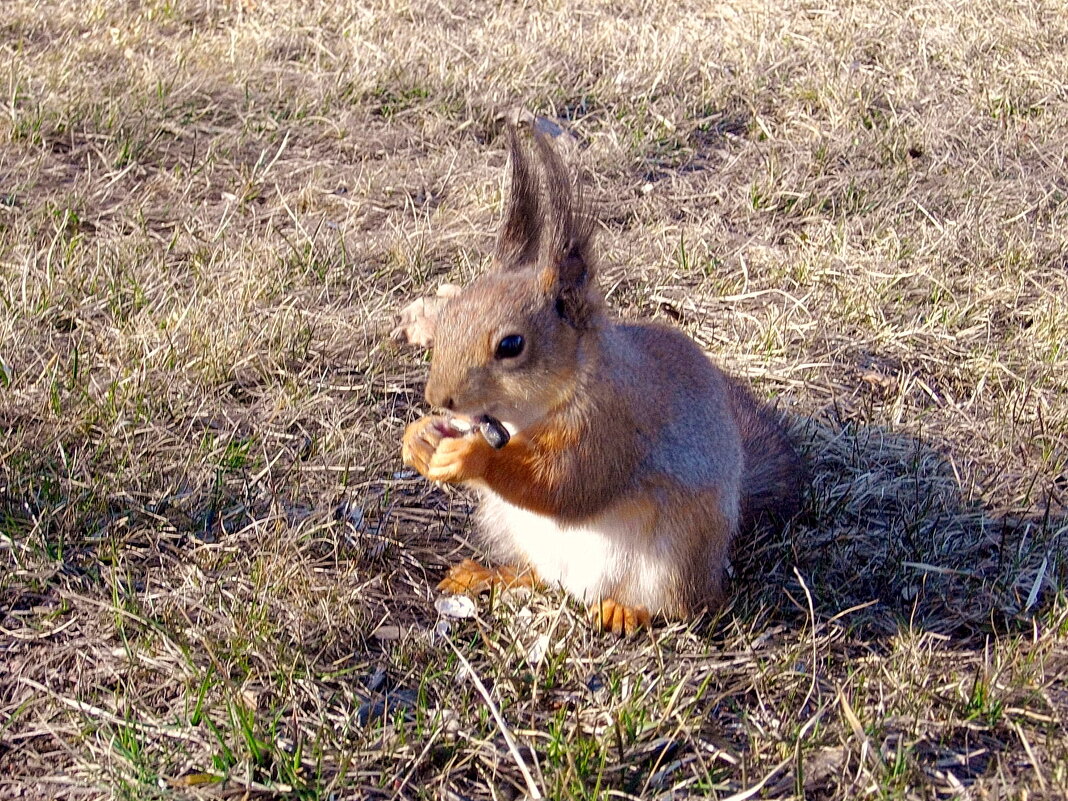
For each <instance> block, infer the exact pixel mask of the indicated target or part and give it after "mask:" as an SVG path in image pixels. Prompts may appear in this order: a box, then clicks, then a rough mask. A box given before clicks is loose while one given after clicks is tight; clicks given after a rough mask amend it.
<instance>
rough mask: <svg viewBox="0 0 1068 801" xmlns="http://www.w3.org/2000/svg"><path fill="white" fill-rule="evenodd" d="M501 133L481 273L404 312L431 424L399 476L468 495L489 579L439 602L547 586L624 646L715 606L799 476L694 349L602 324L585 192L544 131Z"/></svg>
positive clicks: (468, 564)
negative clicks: (502, 176) (496, 201)
mask: <svg viewBox="0 0 1068 801" xmlns="http://www.w3.org/2000/svg"><path fill="white" fill-rule="evenodd" d="M507 136H508V142H509V147H510V152H511V164H512V169H511V195H510V198H509V201H508V204H507V210H506V215H505V220H504V223H503V226H502V228H501V231H500V233H499V237H498V243H497V250H496V254H495V257H494V261H493V265H492V269H491V270H490V271H489V272H487V273H486V274H485V275H483V276H482V277H481V278H479V279H478V280H476V281H475V282H474V283H472V284H471V285H470V286H468V287H466V288H464V289H462V290H461V289H459V288H455V287H447V288H446V289H445V290H444V291H443V292H440V293H439V297H438V298H434V299H430V300H427V301H417V304H419V303H422V304H424V305H421V306H419V309H418V310H417V311H416V312H415V313H414V314H413V312H412V311H411V308H412V307H409V310H407V311H406V313H405V315H404V316H402V324H404V323H407V324H408V327H409V329H410V330H416V329H417V330H418V332H419V333H418V335H416V336H413V337H411V338H413V339H417V340H418V341H420V342H422V343H428V342H432V344H433V359H432V362H431V367H430V377H429V380H428V381H427V384H426V400H427V402H428V403H429V404H430V405H431V406H432V407H435V408H436V409H438V410H440V412H441V413H440V414H434V415H430V416H427V417H423V418H421V419H419V420H417V421H415V422H414V423H412V424H411V425H409V426H408V427H407V429H406V431H405V432H404V441H403V448H402V455H403V459H404V462H405V464H407V465H409V466H411V467H413V468H415V469H416V470H418V471H419V472H420V473H421V474H422V475H424V476H425V477H426V478H428V479H430V480H431V481H441V482H447V483H453V484H462V485H465V486H468V487H471V488H473V489H475V490H476V491H477V492H478V494H479V495H480V496H481V503H480V507H479V510H478V535H479V539H480V541H481V543H482V544H483V545H484V546H485V547H486V549H487V550H488V551H489V553H490V555H491V556H492V557H493V558H494V560H495V561H496V562H497V563H498V564H500V565H501V566H500V567H490V568H487V567H483V566H482V565H480V564H478V563H476V562H474V561H472V560H470V559H468V560H465V561H463V562H462V563H460V564H458V565H456V566H454V567H453V568H452V569H451V570H450V571H449V573H448V574H447V576H446V577H445V579H444V580H443V581H442V582H441V583H440V585H439V589H441V590H442V591H444V592H466V593H477V592H479V591H481V590H484V589H486V588H489V587H491V586H493V585H495V584H506V585H508V584H516V583H527V584H535V583H538V582H545V583H548V584H554V585H559V586H562V587H563V588H564V589H566V590H567V591H568V592H569V593H570V594H571V595H572V596H574V597H575V598H577V599H578V600H580V601H582V602H583V603H585V604H586V605H587V607H588V611H589V615H590V617H591V620H592V622H593V623H594V625H595V626H597V627H599V628H601V629H603V630H606V631H612V632H615V633H627V634H629V633H632V632H634V631H636V630H638V629H640V628H643V627H646V626H649V625H650V622H651V619H652V618H653V617H654V616H662V617H665V618H674V619H680V618H687V617H689V616H692V615H694V614H696V613H698V612H699V611H700V610H702V609H709V608H714V607H716V606H718V605H719V604H721V603H722V601H723V597H724V587H723V583H724V568H725V564H726V560H727V556H728V549H729V546H730V544H731V541H732V539H733V538H734V537H735V536H737V535H738V534H739V533H744V532H746V531H748V530H750V529H751V528H752V527H753V526H754V525H755V524H756V523H757V522H758V521H759V520H761V519H762V518H768V519H773V520H778V521H783V520H786V519H788V518H790V517H791V516H792V515H794V514H795V513H796V512H797V510H798V509H799V507H800V503H801V496H802V492H803V487H804V479H803V474H804V471H803V468H802V464H801V461H800V459H799V457H798V455H797V453H796V451H795V450H794V448H793V446H792V445H791V443H790V441H789V439H788V437H787V435H786V433H785V432H784V430H783V428H782V426H781V425H780V423H779V422H778V419H777V416H776V415H775V414H774V413H773V412H772V411H771V410H770V409H769V408H767V407H766V406H764V405H763V404H761V403H760V402H759V401H757V400H756V399H755V398H754V397H753V396H752V395H751V394H750V392H749V391H748V390H747V389H746V388H745V387H744V386H743V385H742V384H741V383H739V382H738V381H737V380H736V379H734V378H732V377H730V376H728V375H727V374H725V373H724V372H723V371H722V370H720V369H719V368H718V367H716V366H715V365H714V364H713V363H712V362H711V361H710V360H709V359H708V357H707V356H706V355H705V354H704V352H702V351H701V349H700V348H698V346H697V345H696V344H695V343H694V342H693V341H692V340H691V339H690V338H689V337H687V336H686V335H685V334H683V333H682V332H680V331H678V330H676V329H674V328H671V327H668V326H665V325H660V324H657V323H650V322H624V321H620V320H617V319H613V318H612V317H611V316H609V314H608V313H607V312H606V310H605V306H604V303H603V300H602V297H601V295H600V294H599V292H598V290H597V289H596V287H595V277H596V272H597V270H596V258H595V253H594V249H593V241H592V240H593V233H594V220H593V217H592V216H591V215H590V214H589V213H588V212H587V210H586V208H585V206H584V205H583V203H582V196H581V185H580V184H579V183H578V181H577V180H575V181H572V178H571V175H570V172H569V171H568V169H567V168H566V167H565V165H564V163H563V161H562V160H561V158H560V156H559V155H558V154H557V153H556V151H555V149H554V148H553V145H552V144H551V142H550V141H549V140H548V138H547V137H545V136H544V135H543V134H539V133H536V132H534V133H530V134H524V133H523V132H519V131H516V130H515V129H514V128H512V127H509V128H508V129H507ZM415 305H416V304H413V306H415ZM415 318H418V319H415ZM413 323H414V325H415V328H414V329H412V324H413ZM403 328H404V326H403V325H402V329H403ZM479 421H482V422H485V421H490V423H491V424H492V425H491V426H490V428H489V429H487V428H486V426H485V425H483V426H481V427H480V426H479V425H476V424H477V423H478V422H479ZM501 429H503V431H504V432H507V433H503V432H502V431H501ZM487 431H489V432H490V433H494V432H495V433H496V434H497V435H499V436H496V437H495V436H491V435H490V433H486V432H487ZM480 432H481V433H480ZM491 440H492V441H493V444H491ZM502 440H503V441H504V444H503V446H501V443H502ZM494 445H497V446H499V447H494Z"/></svg>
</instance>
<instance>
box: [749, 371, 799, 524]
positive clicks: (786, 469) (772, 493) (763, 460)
mask: <svg viewBox="0 0 1068 801" xmlns="http://www.w3.org/2000/svg"><path fill="white" fill-rule="evenodd" d="M730 397H731V406H732V408H733V411H734V418H735V420H736V421H737V423H738V429H739V431H740V432H741V435H742V449H743V451H744V452H745V471H744V473H743V477H742V505H741V514H740V529H741V531H743V532H745V531H749V530H751V529H752V528H753V527H754V526H756V525H757V524H759V523H761V522H767V523H770V524H773V525H781V524H783V523H785V522H786V521H787V520H789V519H790V518H791V517H793V516H794V515H795V514H797V512H798V510H800V508H801V498H802V495H803V494H804V488H805V484H806V482H807V474H806V470H805V466H804V463H803V462H802V461H801V457H800V456H798V454H797V451H796V450H795V449H794V446H793V444H792V443H791V442H790V438H789V437H788V436H787V434H786V431H785V430H784V429H783V427H782V424H781V423H780V422H779V420H778V419H777V415H776V414H775V412H774V411H772V410H771V409H769V408H767V407H765V406H763V405H762V404H760V403H758V402H757V400H756V399H755V398H753V396H752V395H750V394H749V391H748V390H747V389H746V388H745V387H744V386H742V385H741V384H739V383H738V382H737V381H734V380H733V379H731V380H730Z"/></svg>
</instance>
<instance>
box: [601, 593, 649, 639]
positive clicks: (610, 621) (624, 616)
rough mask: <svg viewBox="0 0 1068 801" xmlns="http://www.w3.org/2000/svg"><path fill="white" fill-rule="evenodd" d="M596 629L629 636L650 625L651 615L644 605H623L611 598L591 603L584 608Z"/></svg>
mask: <svg viewBox="0 0 1068 801" xmlns="http://www.w3.org/2000/svg"><path fill="white" fill-rule="evenodd" d="M586 614H587V615H588V616H589V618H590V623H592V624H593V627H594V628H595V629H597V630H598V631H605V632H611V633H612V634H624V635H627V636H630V635H631V634H636V633H637V632H639V631H641V630H642V629H647V628H649V627H650V626H652V623H653V619H652V615H650V614H649V610H648V609H646V608H645V607H644V606H624V605H623V604H621V603H619V602H618V601H616V600H614V599H612V598H605V599H604V600H602V601H600V602H599V603H595V604H591V605H590V607H589V608H588V609H587V610H586Z"/></svg>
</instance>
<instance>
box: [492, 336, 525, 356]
mask: <svg viewBox="0 0 1068 801" xmlns="http://www.w3.org/2000/svg"><path fill="white" fill-rule="evenodd" d="M525 344H526V343H525V342H523V337H521V336H520V335H519V334H509V335H508V336H506V337H504V338H502V339H501V341H500V342H498V343H497V351H496V352H495V353H494V354H493V355H494V357H496V358H498V359H514V358H515V357H516V356H518V355H519V354H520V353H522V352H523V345H525Z"/></svg>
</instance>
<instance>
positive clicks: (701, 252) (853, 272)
mask: <svg viewBox="0 0 1068 801" xmlns="http://www.w3.org/2000/svg"><path fill="white" fill-rule="evenodd" d="M4 11H5V14H4V18H3V20H0V54H2V58H0V65H2V67H0V86H2V87H3V91H2V92H0V430H2V432H3V438H2V440H0V559H2V565H3V571H2V575H0V654H2V656H0V797H13V798H72V799H73V798H77V799H83V798H100V799H104V798H127V799H148V798H238V797H241V798H264V799H266V798H290V797H292V798H301V799H318V798H322V799H345V798H361V799H362V798H384V799H387V798H388V799H401V798H430V797H433V798H446V799H477V798H516V797H520V796H524V795H527V796H532V795H537V794H541V795H544V796H545V797H551V798H591V799H593V798H599V799H601V798H603V799H607V798H613V799H620V798H663V799H667V798H687V797H705V796H708V797H718V798H732V799H736V800H737V801H741V799H748V798H757V797H768V798H772V797H774V798H850V799H852V798H857V797H863V798H902V799H928V798H931V799H933V798H1006V797H1011V798H1036V797H1050V798H1053V797H1061V796H1063V795H1065V794H1066V793H1068V756H1066V755H1068V728H1066V725H1068V724H1066V716H1068V685H1066V683H1065V679H1064V676H1065V673H1066V666H1068V665H1066V662H1068V646H1066V636H1068V597H1066V596H1068V593H1066V578H1068V565H1066V563H1065V559H1064V556H1063V554H1064V552H1065V544H1066V543H1065V539H1066V536H1068V514H1066V511H1065V498H1066V493H1068V466H1066V460H1068V447H1066V442H1068V437H1066V429H1068V351H1066V349H1065V344H1064V343H1065V341H1066V340H1068V270H1066V267H1068V239H1066V233H1065V232H1066V231H1068V183H1066V179H1065V176H1066V175H1068V169H1066V155H1065V154H1066V153H1068V14H1065V13H1064V7H1063V4H1062V3H1059V2H1055V0H1035V2H1029V3H1009V2H995V0H978V1H977V2H963V0H961V1H959V2H951V3H943V4H933V5H932V4H928V5H917V4H913V3H905V2H901V1H900V0H889V1H888V2H878V3H876V2H870V0H867V1H865V0H857V1H856V2H849V1H848V0H828V2H827V3H825V4H824V5H819V4H813V3H811V2H800V1H799V0H785V2H780V3H776V4H774V5H769V4H763V3H758V2H755V0H737V2H733V3H728V4H719V5H717V6H716V7H715V8H711V7H709V5H708V4H705V3H694V2H679V3H673V4H653V3H645V2H639V1H638V0H619V2H614V3H610V4H602V5H598V6H595V7H589V8H585V9H578V8H572V7H571V5H570V4H565V3H556V2H530V3H519V4H491V3H485V2H467V3H454V2H436V3H427V4H401V5H397V4H394V3H384V2H370V3H363V4H337V3H326V2H319V1H317V0H313V2H299V3H298V2H293V0H257V2H239V1H238V0H233V2H225V3H223V2H209V1H208V0H151V2H146V3H141V4H129V3H122V2H114V1H113V0H99V1H98V2H90V3H75V2H71V0H56V2H51V3H43V2H40V0H9V1H8V2H7V3H6V4H5V7H4ZM517 103H518V104H524V105H526V106H527V107H528V108H531V109H534V110H535V111H537V112H539V113H544V114H548V115H551V116H555V117H556V118H558V119H559V120H560V121H561V122H562V123H563V124H564V125H565V126H566V127H567V128H568V129H570V130H571V131H572V132H573V133H574V134H575V136H576V137H577V138H578V140H579V141H580V143H581V154H580V160H581V163H582V164H583V166H584V168H585V169H586V170H587V172H588V173H589V194H590V196H591V197H592V198H593V199H594V200H595V201H596V202H597V203H598V206H599V209H600V217H601V220H602V229H601V231H600V233H599V241H600V245H601V250H602V254H603V263H604V265H605V266H604V270H603V274H602V282H603V286H604V287H605V289H606V291H607V294H608V299H609V302H610V303H611V304H612V305H613V306H614V307H615V308H617V309H618V310H619V312H620V314H622V315H625V316H652V317H660V318H663V319H666V320H670V321H674V322H675V323H676V324H677V325H679V326H680V327H682V328H683V329H685V330H686V331H687V332H688V333H690V334H691V335H692V336H693V337H694V338H695V339H696V340H697V341H698V342H700V343H701V344H702V345H703V346H704V347H705V348H707V349H708V351H709V352H710V353H711V354H712V355H713V356H714V357H715V358H716V359H717V360H718V361H719V362H720V363H722V364H724V365H725V366H726V367H728V368H729V369H730V370H732V371H733V372H735V373H738V374H741V375H744V376H747V377H748V378H749V379H750V380H751V382H752V383H753V385H754V386H755V388H756V389H757V391H758V392H759V393H761V394H762V395H764V396H766V397H768V398H770V399H773V400H774V402H775V403H777V404H778V405H779V407H780V408H781V409H783V411H784V412H785V413H786V414H787V415H788V416H789V417H790V419H791V425H792V427H793V430H794V432H795V434H796V437H797V439H798V441H799V443H800V444H801V446H802V448H803V449H804V450H805V452H806V454H807V457H808V459H809V461H810V463H811V466H812V471H813V486H812V491H811V494H810V497H809V500H808V503H807V506H806V510H805V512H804V514H803V515H802V517H801V518H800V519H799V520H797V521H795V523H794V524H793V525H792V526H791V527H790V529H789V530H788V531H786V532H784V533H782V534H771V533H764V534H762V535H760V536H758V537H755V538H753V539H752V540H749V541H744V542H739V543H738V544H737V546H736V548H735V553H734V559H733V567H732V571H733V588H734V592H733V599H732V602H731V604H730V606H729V607H728V608H727V609H725V610H723V612H722V613H721V614H720V615H718V616H717V617H716V618H715V619H712V620H704V621H698V622H694V623H692V624H689V625H669V626H662V627H660V628H658V629H656V630H655V631H654V632H653V633H652V634H651V635H649V636H647V637H642V638H638V639H634V640H623V641H616V640H612V639H610V638H605V637H603V636H600V635H596V634H594V633H592V632H591V631H589V630H588V628H587V627H586V626H585V624H584V623H583V621H582V619H581V613H580V610H577V609H576V608H575V607H574V606H573V605H572V604H571V603H569V602H568V601H567V599H566V598H565V597H563V596H562V595H561V594H560V593H556V592H552V591H545V592H538V593H536V594H534V595H525V596H524V595H512V596H506V597H495V598H492V599H488V600H486V599H484V600H483V602H482V603H480V604H479V605H478V607H477V609H476V613H475V614H474V616H473V617H470V618H466V619H459V620H456V619H453V620H443V619H440V618H439V615H438V612H437V611H436V609H435V606H434V600H435V599H434V594H433V591H432V589H431V588H432V587H433V585H434V583H435V581H436V580H437V578H438V577H439V576H440V574H441V570H442V568H443V567H444V566H445V565H446V564H447V563H449V562H451V561H453V560H455V559H458V558H460V557H462V556H466V555H470V553H471V551H470V547H469V545H468V543H467V539H466V536H467V531H468V516H469V513H470V503H471V499H470V498H469V497H468V496H467V495H465V494H464V493H462V492H455V491H452V490H449V489H436V488H432V487H429V486H427V485H426V484H425V483H423V482H422V481H420V480H417V479H416V478H415V477H413V476H411V475H410V474H408V473H406V472H404V471H402V470H401V466H400V464H399V459H398V448H399V438H400V434H401V431H402V430H403V426H404V425H405V423H406V422H408V421H409V420H411V419H414V417H415V416H416V415H417V414H419V410H420V404H421V394H422V381H423V378H424V376H425V372H426V365H425V359H424V356H423V355H422V354H419V353H414V352H410V351H406V350H402V349H399V348H397V347H396V346H394V345H392V344H390V343H389V342H388V339H387V337H386V332H387V331H388V330H389V327H390V323H391V318H392V316H393V315H394V314H395V313H396V311H397V310H398V309H399V308H400V306H401V305H402V304H403V303H404V302H406V301H407V300H409V299H411V298H412V297H414V296H416V295H418V294H420V293H424V292H431V291H433V289H434V288H435V287H436V285H437V284H438V283H439V282H441V281H443V280H450V281H459V282H464V281H466V280H469V279H470V278H471V277H472V276H473V275H475V274H477V273H478V272H479V271H480V270H481V269H483V265H484V256H485V254H487V253H488V252H489V249H490V243H491V242H492V236H493V231H494V225H495V221H496V218H497V216H498V214H499V212H500V206H501V200H502V194H503V191H504V189H505V183H504V181H505V170H504V165H505V156H504V149H503V146H502V143H501V141H500V139H499V136H498V134H499V130H500V122H499V116H500V114H501V113H502V112H503V111H504V110H506V109H507V108H508V107H511V106H513V105H515V104H517Z"/></svg>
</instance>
